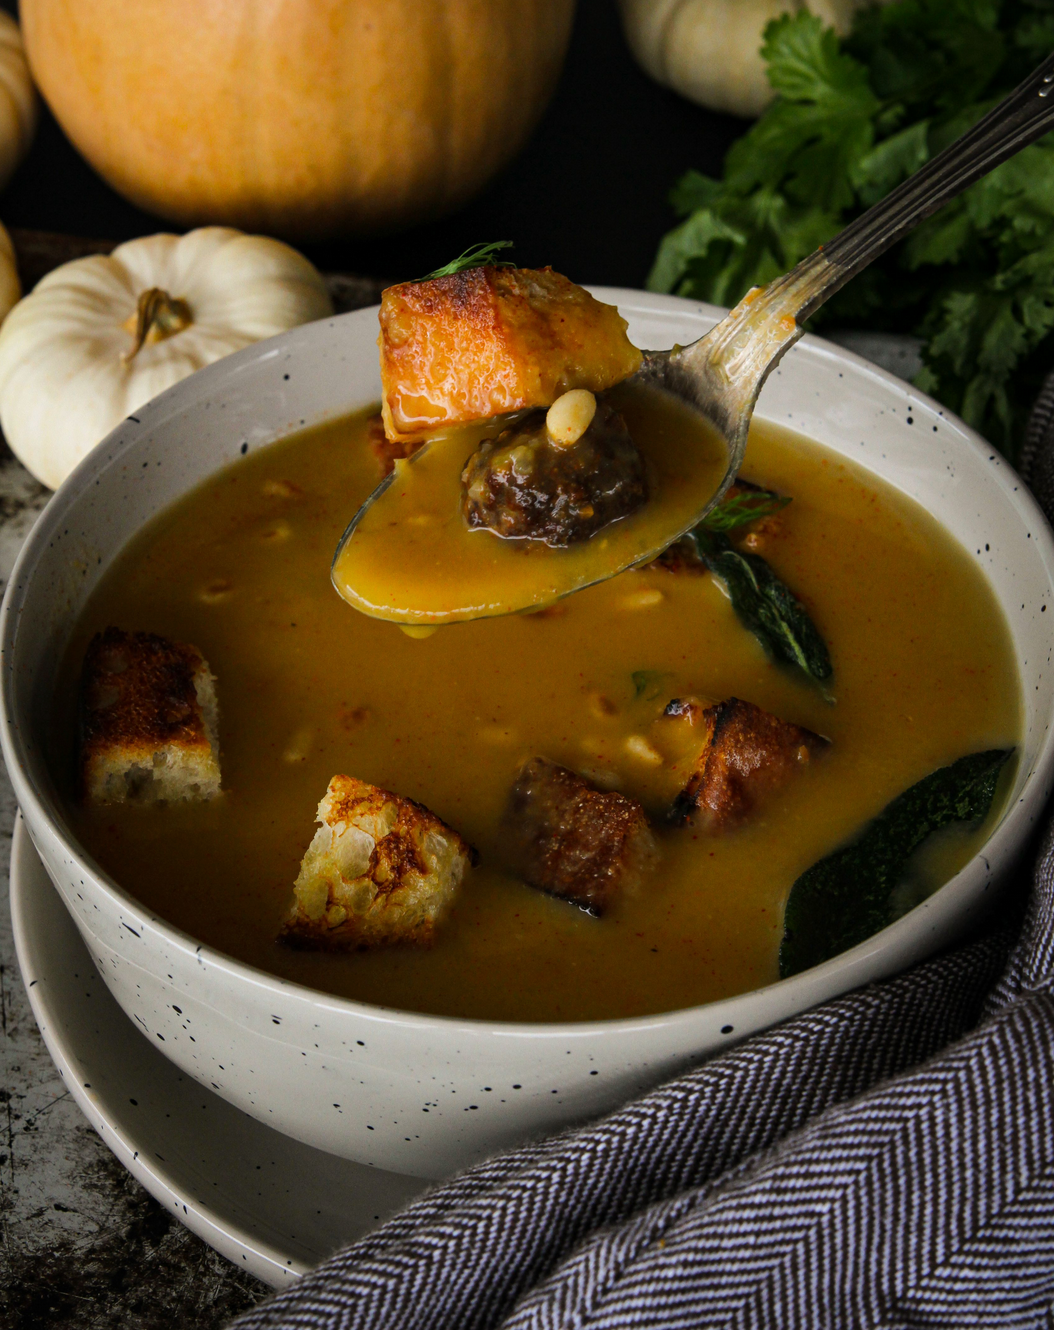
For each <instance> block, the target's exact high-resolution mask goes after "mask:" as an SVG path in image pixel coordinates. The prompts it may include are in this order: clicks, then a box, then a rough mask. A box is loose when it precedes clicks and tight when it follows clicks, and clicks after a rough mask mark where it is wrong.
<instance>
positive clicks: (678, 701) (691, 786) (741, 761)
mask: <svg viewBox="0 0 1054 1330" xmlns="http://www.w3.org/2000/svg"><path fill="white" fill-rule="evenodd" d="M665 714H666V715H667V716H668V717H670V718H671V719H678V720H680V721H681V722H682V723H688V724H690V725H692V726H698V727H699V730H700V735H701V738H702V748H701V751H700V753H699V757H698V759H697V761H696V763H695V767H694V769H693V771H692V775H691V777H690V778H689V780H688V783H687V784H686V785H685V787H684V789H683V790H682V791H681V793H680V794H679V795H678V796H677V799H676V801H675V802H674V806H673V810H672V812H671V815H670V820H671V821H672V822H675V823H681V822H686V821H688V820H689V819H692V820H694V821H695V822H697V823H699V824H700V825H703V826H705V827H707V828H709V829H710V830H712V831H725V830H727V829H728V828H730V827H733V826H736V825H738V824H739V823H741V822H743V821H745V820H746V819H747V818H748V817H749V816H750V814H751V812H752V811H753V810H754V808H755V807H756V806H757V805H758V804H759V803H760V802H762V801H763V800H764V799H765V798H766V797H767V796H768V795H770V794H772V793H773V792H774V791H775V790H778V789H779V788H780V787H781V786H783V785H785V784H786V783H787V781H789V780H790V779H791V778H792V777H793V776H794V774H795V773H796V772H800V771H802V770H803V769H804V768H806V767H807V766H808V765H809V763H810V762H812V761H813V759H814V758H817V757H819V756H820V755H821V754H822V753H824V752H825V751H826V750H827V748H828V747H829V746H830V740H829V739H824V738H823V737H822V736H820V735H819V734H814V733H813V732H812V730H806V729H803V728H802V727H801V726H800V725H792V724H791V723H790V722H789V721H785V720H780V719H779V717H778V716H773V715H772V714H771V713H770V712H768V711H763V710H762V709H761V707H756V706H754V705H753V703H751V702H741V701H740V700H739V698H738V697H730V698H729V699H728V701H727V702H718V703H717V704H716V706H712V707H705V708H704V707H703V706H701V705H700V704H699V703H698V702H696V701H695V700H694V699H692V698H675V699H674V700H673V701H672V702H671V703H670V704H669V706H668V707H667V708H666V713H665Z"/></svg>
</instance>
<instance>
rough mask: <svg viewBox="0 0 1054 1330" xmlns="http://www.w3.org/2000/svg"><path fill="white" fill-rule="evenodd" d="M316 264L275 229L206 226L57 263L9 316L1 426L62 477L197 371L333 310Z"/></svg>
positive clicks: (3, 339) (29, 463)
mask: <svg viewBox="0 0 1054 1330" xmlns="http://www.w3.org/2000/svg"><path fill="white" fill-rule="evenodd" d="M332 312H333V306H332V303H331V301H330V298H329V294H328V292H327V291H326V286H325V283H324V282H323V280H322V277H321V275H320V274H319V273H318V271H317V270H316V269H315V268H314V267H312V265H311V264H310V263H309V262H308V261H307V259H305V258H304V256H303V255H302V254H298V253H297V251H296V250H295V249H291V248H290V246H288V245H284V244H282V242H281V241H279V240H271V239H269V238H268V237H266V236H248V235H244V234H243V233H242V232H241V231H234V230H231V229H230V228H228V227H222V226H206V227H202V228H201V229H200V230H197V231H190V232H188V234H187V235H184V236H174V235H155V236H145V237H144V238H143V239H141V240H130V241H128V242H127V244H124V245H119V246H118V247H117V248H116V249H115V250H114V251H113V253H112V254H109V255H101V254H100V255H93V256H92V257H90V258H86V259H75V260H74V261H73V262H72V263H66V264H63V266H62V267H61V268H56V269H55V271H54V272H50V273H48V275H47V276H46V277H44V278H42V280H41V281H40V282H38V284H37V286H36V287H35V288H34V290H33V291H32V292H31V294H30V295H28V296H26V297H25V299H24V300H21V301H20V302H19V303H18V304H17V305H16V306H15V308H14V309H13V310H12V311H11V313H10V314H9V315H8V316H7V318H6V319H5V320H4V323H3V326H2V327H0V426H2V428H3V432H4V435H5V436H6V438H7V441H8V443H9V444H10V445H11V449H12V451H13V452H14V453H15V454H16V456H18V458H19V459H20V460H21V461H22V462H23V463H24V464H25V466H26V467H28V469H29V470H30V471H31V472H32V473H33V475H34V476H36V477H37V479H38V480H40V481H42V482H43V483H44V484H45V485H50V486H51V487H52V488H53V489H54V488H55V487H56V486H58V485H59V484H60V483H61V482H62V481H63V480H64V479H65V478H66V476H67V475H69V473H70V471H72V470H73V468H74V467H75V466H76V465H77V463H78V462H79V461H80V460H81V459H82V458H83V457H84V456H85V455H86V454H87V453H88V452H89V451H90V450H91V449H92V448H93V447H94V446H95V445H96V444H97V443H98V442H99V441H100V440H101V439H102V438H104V437H105V436H106V435H107V434H109V432H110V430H112V429H113V428H114V426H115V425H117V424H119V423H120V421H122V420H123V419H124V418H125V417H126V416H129V415H131V414H132V413H133V412H134V411H136V410H137V409H138V408H139V407H141V406H142V405H143V403H144V402H147V401H149V400H150V398H151V397H156V396H157V394H158V393H160V392H163V391H164V389H166V388H170V387H171V386H172V384H174V383H176V382H178V381H179V380H180V379H183V378H186V376H187V375H188V374H191V373H193V372H194V370H196V369H201V368H202V366H204V365H208V364H210V363H211V362H212V361H214V360H219V359H220V357H221V356H225V355H229V354H230V352H232V351H238V350H240V349H241V348H242V347H244V346H248V345H249V344H250V343H251V342H256V341H259V340H260V339H262V338H264V337H271V336H273V335H274V334H275V333H280V332H284V331H285V330H286V329H287V328H293V327H295V326H296V325H297V324H300V323H308V322H310V320H312V319H320V318H325V317H326V316H327V315H328V314H331V313H332Z"/></svg>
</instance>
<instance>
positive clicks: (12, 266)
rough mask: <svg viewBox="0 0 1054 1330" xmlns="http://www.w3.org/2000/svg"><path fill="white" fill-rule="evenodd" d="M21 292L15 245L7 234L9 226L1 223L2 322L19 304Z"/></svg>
mask: <svg viewBox="0 0 1054 1330" xmlns="http://www.w3.org/2000/svg"><path fill="white" fill-rule="evenodd" d="M21 294H22V283H21V282H20V281H19V280H18V264H17V263H16V261H15V247H14V245H13V244H12V243H11V237H10V236H9V235H8V234H7V227H6V226H4V225H3V223H0V323H2V322H3V321H4V319H5V318H6V317H7V315H8V313H9V312H10V311H11V310H12V309H13V308H14V307H15V305H17V304H18V298H19V296H21Z"/></svg>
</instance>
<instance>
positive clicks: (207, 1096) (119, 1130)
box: [11, 817, 425, 1287]
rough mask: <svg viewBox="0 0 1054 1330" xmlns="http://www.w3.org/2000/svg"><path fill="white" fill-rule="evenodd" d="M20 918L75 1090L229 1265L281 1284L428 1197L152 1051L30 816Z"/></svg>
mask: <svg viewBox="0 0 1054 1330" xmlns="http://www.w3.org/2000/svg"><path fill="white" fill-rule="evenodd" d="M11 916H12V920H13V923H14V933H15V949H16V951H17V953H18V961H19V964H20V965H21V967H22V977H23V979H24V980H25V984H26V988H27V990H28V992H29V1000H30V1003H31V1004H32V1007H33V1014H34V1016H35V1017H36V1018H37V1024H38V1025H39V1026H40V1030H41V1033H42V1034H43V1036H44V1042H45V1043H46V1044H47V1046H48V1052H49V1053H50V1054H51V1056H52V1057H53V1058H54V1059H55V1062H56V1064H57V1066H58V1069H59V1071H60V1072H61V1073H62V1079H63V1080H64V1081H65V1083H66V1087H67V1088H68V1089H69V1091H70V1093H71V1094H72V1095H73V1097H74V1099H76V1101H77V1103H78V1104H79V1105H80V1107H81V1109H82V1110H83V1112H84V1114H85V1116H86V1117H87V1118H88V1121H89V1122H90V1123H91V1124H92V1126H93V1127H94V1128H95V1130H96V1131H97V1132H98V1133H99V1135H100V1136H101V1137H102V1139H103V1140H104V1141H105V1142H106V1144H107V1145H108V1146H109V1147H110V1149H111V1150H112V1151H113V1152H114V1154H115V1155H116V1156H117V1158H118V1159H119V1160H120V1161H121V1163H122V1164H124V1165H125V1167H126V1168H128V1169H130V1170H131V1172H132V1173H134V1174H135V1176H136V1177H137V1178H138V1179H139V1181H140V1182H141V1183H142V1184H143V1186H144V1187H145V1188H146V1189H147V1191H148V1192H150V1194H151V1195H152V1196H154V1197H156V1199H157V1200H158V1201H160V1202H161V1204H162V1205H164V1206H165V1207H166V1208H167V1209H169V1210H171V1211H172V1213H173V1214H175V1215H176V1216H177V1218H178V1219H179V1220H180V1221H181V1222H182V1223H184V1224H186V1225H187V1227H188V1228H190V1229H191V1230H192V1231H193V1232H195V1233H196V1234H197V1235H198V1237H199V1238H202V1239H204V1241H205V1242H207V1243H209V1245H210V1246H212V1247H215V1248H216V1250H217V1251H219V1252H221V1253H222V1254H223V1255H224V1256H226V1257H227V1258H228V1260H231V1261H233V1262H234V1263H235V1264H236V1265H239V1266H241V1267H242V1268H243V1269H245V1270H248V1271H249V1272H250V1273H251V1274H254V1275H255V1276H256V1277H257V1278H258V1279H262V1280H264V1281H265V1282H266V1283H268V1284H271V1285H274V1286H276V1287H277V1286H280V1285H283V1284H286V1283H288V1282H289V1281H290V1280H291V1279H293V1278H294V1277H295V1276H297V1275H299V1274H302V1273H303V1272H304V1271H305V1270H309V1269H310V1268H311V1267H312V1266H314V1265H317V1264H318V1262H319V1261H321V1260H322V1259H323V1258H324V1257H326V1256H328V1255H329V1254H330V1253H331V1252H333V1251H335V1250H336V1249H337V1248H338V1247H341V1246H344V1245H345V1244H346V1243H348V1242H351V1241H353V1240H354V1239H355V1238H357V1237H361V1235H362V1234H363V1233H366V1232H368V1231H369V1230H370V1229H371V1228H374V1227H376V1225H377V1224H378V1223H379V1222H380V1221H381V1220H383V1219H386V1218H387V1217H388V1215H390V1214H391V1213H392V1212H393V1211H395V1210H397V1209H399V1208H400V1207H401V1206H403V1205H405V1204H406V1202H407V1201H409V1200H410V1199H411V1198H412V1197H414V1196H416V1195H418V1194H419V1193H420V1192H421V1190H422V1187H423V1186H424V1185H425V1184H423V1183H422V1180H421V1179H420V1178H410V1177H406V1176H405V1175H403V1174H401V1173H387V1172H385V1171H384V1170H382V1169H379V1168H368V1167H366V1166H365V1165H363V1164H354V1163H352V1162H351V1161H350V1160H347V1159H338V1158H336V1157H335V1156H334V1155H331V1154H326V1153H325V1152H324V1151H322V1150H313V1149H311V1148H310V1146H307V1145H301V1144H300V1143H299V1142H298V1141H294V1140H292V1139H291V1138H290V1137H288V1136H283V1135H282V1134H281V1132H277V1131H275V1130H274V1129H273V1128H271V1127H266V1126H264V1125H263V1123H261V1122H257V1121H256V1119H255V1118H251V1117H249V1116H248V1114H246V1113H242V1112H241V1111H240V1110H239V1109H237V1108H234V1107H233V1106H232V1105H231V1104H228V1103H227V1102H226V1100H224V1099H221V1098H220V1096H219V1095H216V1094H213V1093H212V1092H211V1091H210V1090H206V1089H204V1088H203V1087H202V1086H201V1085H199V1084H198V1082H197V1081H195V1080H194V1079H193V1077H191V1076H185V1075H183V1073H182V1072H181V1071H179V1069H178V1068H177V1067H176V1066H175V1065H174V1064H173V1063H171V1062H170V1061H169V1060H168V1059H167V1058H166V1057H165V1056H164V1055H163V1054H162V1053H161V1052H160V1051H159V1050H158V1049H156V1048H154V1047H153V1046H152V1045H151V1042H150V1040H149V1039H148V1038H147V1037H146V1036H145V1035H142V1034H140V1033H139V1031H138V1030H137V1029H136V1027H135V1026H134V1025H133V1024H132V1022H131V1021H130V1020H129V1019H128V1017H127V1016H126V1015H125V1014H124V1012H123V1011H122V1010H121V1008H120V1007H119V1006H118V1005H117V1003H116V1002H115V1001H114V999H113V998H112V997H111V996H110V994H109V992H108V991H107V988H106V985H105V984H104V983H103V982H102V980H101V979H100V978H99V974H98V971H97V970H96V968H95V966H94V965H93V964H92V959H91V957H90V956H89V955H88V951H87V948H86V947H85V945H84V943H83V942H82V941H81V938H80V934H79V933H78V932H77V929H76V926H75V925H74V923H73V920H72V919H71V918H70V915H69V911H68V910H67V909H66V908H65V906H64V905H63V903H62V900H61V898H60V897H59V895H58V893H57V892H56V890H55V888H54V886H53V885H52V882H51V879H50V878H49V877H48V875H47V873H46V871H45V869H44V867H43V865H42V864H41V862H40V859H39V858H38V857H37V853H36V851H35V850H34V849H33V845H32V842H31V841H30V839H29V836H28V834H27V833H26V829H25V825H24V823H23V822H22V819H21V817H19V819H18V821H17V822H16V824H15V834H14V841H13V844H12V847H11Z"/></svg>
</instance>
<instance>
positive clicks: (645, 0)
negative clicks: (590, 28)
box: [619, 0, 870, 116]
mask: <svg viewBox="0 0 1054 1330" xmlns="http://www.w3.org/2000/svg"><path fill="white" fill-rule="evenodd" d="M869 2H870V0H619V7H620V8H621V10H622V23H623V27H624V28H625V31H626V39H627V41H628V42H629V45H630V49H631V50H632V51H633V54H634V55H635V56H636V57H637V60H638V61H639V62H640V64H641V65H643V67H644V68H645V70H647V72H648V73H649V74H650V75H651V76H652V78H653V79H656V80H657V81H658V82H659V83H662V84H665V85H666V87H668V88H673V90H674V91H675V92H679V93H681V94H682V95H683V96H685V97H688V98H690V99H691V100H692V101H693V102H699V104H700V105H702V106H708V107H709V108H710V109H711V110H713V111H728V112H730V113H731V114H732V115H743V116H756V115H760V114H761V112H762V111H763V110H764V109H765V107H766V106H767V105H768V104H769V102H770V101H772V99H773V97H774V96H775V93H774V92H773V90H772V86H771V84H770V83H769V81H768V78H767V77H766V74H765V62H764V60H762V58H761V43H762V34H763V33H764V31H765V26H766V24H768V23H769V22H770V20H772V19H774V18H778V17H779V16H780V14H786V13H792V14H793V13H797V12H798V11H799V10H802V9H808V10H809V11H810V12H811V13H813V14H816V15H817V16H818V17H819V18H822V19H823V21H824V22H825V23H826V24H827V25H828V26H829V27H833V28H834V29H835V31H836V32H838V33H839V35H841V36H844V35H845V33H847V32H848V31H849V27H850V25H851V23H852V19H853V12H854V10H857V9H860V8H861V7H862V5H864V4H865V3H869Z"/></svg>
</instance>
